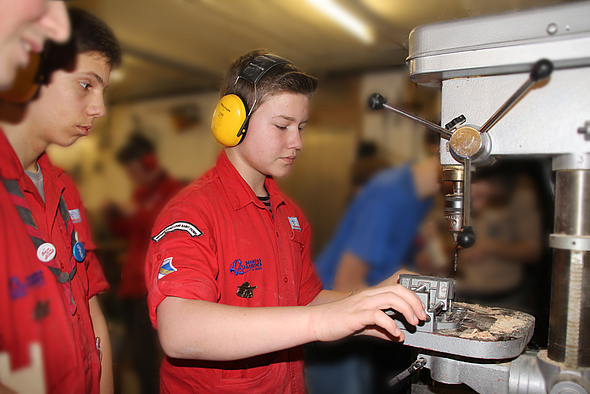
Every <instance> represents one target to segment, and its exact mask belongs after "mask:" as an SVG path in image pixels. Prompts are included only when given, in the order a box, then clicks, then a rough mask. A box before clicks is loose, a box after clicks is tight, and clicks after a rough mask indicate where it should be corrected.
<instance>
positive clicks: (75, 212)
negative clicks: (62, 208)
mask: <svg viewBox="0 0 590 394" xmlns="http://www.w3.org/2000/svg"><path fill="white" fill-rule="evenodd" d="M68 212H70V218H71V219H72V223H80V222H81V221H82V217H81V216H80V210H79V209H77V208H76V209H70V210H69V211H68Z"/></svg>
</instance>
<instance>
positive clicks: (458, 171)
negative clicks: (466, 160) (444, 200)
mask: <svg viewBox="0 0 590 394" xmlns="http://www.w3.org/2000/svg"><path fill="white" fill-rule="evenodd" d="M442 180H443V181H461V182H463V166H462V165H448V166H443V174H442Z"/></svg>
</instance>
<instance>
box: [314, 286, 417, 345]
mask: <svg viewBox="0 0 590 394" xmlns="http://www.w3.org/2000/svg"><path fill="white" fill-rule="evenodd" d="M313 308H315V310H314V312H313V313H312V316H311V323H312V324H311V325H312V329H313V330H314V334H315V336H316V337H317V339H318V340H319V341H335V340H338V339H341V338H344V337H346V336H348V335H352V334H355V335H371V336H375V337H379V338H382V339H389V340H394V341H400V342H401V341H403V340H404V338H405V337H404V334H403V333H402V331H401V330H400V329H399V327H398V326H397V324H395V322H394V321H393V319H391V318H390V317H389V316H387V315H386V314H385V313H384V312H383V311H384V310H386V309H390V308H392V309H394V310H396V311H398V312H400V313H402V314H403V315H404V317H405V318H406V320H407V321H408V323H410V324H414V325H415V324H418V322H419V321H418V319H421V320H425V319H426V313H425V312H424V305H423V304H422V302H421V301H420V299H419V298H418V297H417V296H416V295H415V294H414V293H413V292H412V291H411V290H408V289H406V288H405V287H403V286H401V285H394V286H387V287H380V288H370V289H367V290H365V291H362V292H360V293H357V294H355V295H353V296H351V297H347V298H345V299H342V300H340V301H336V302H332V303H328V304H323V305H319V306H314V307H313Z"/></svg>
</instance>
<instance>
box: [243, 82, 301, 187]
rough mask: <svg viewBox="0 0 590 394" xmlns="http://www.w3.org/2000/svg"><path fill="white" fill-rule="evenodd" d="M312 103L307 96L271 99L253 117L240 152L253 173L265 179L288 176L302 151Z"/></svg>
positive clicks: (283, 95) (283, 96)
mask: <svg viewBox="0 0 590 394" xmlns="http://www.w3.org/2000/svg"><path fill="white" fill-rule="evenodd" d="M308 107H309V99H308V98H307V96H305V95H303V94H294V93H279V94H277V95H274V96H271V97H269V98H268V99H267V100H266V101H265V102H264V103H263V104H262V105H261V106H260V107H258V109H257V110H256V111H255V112H254V113H253V114H252V116H251V117H250V122H249V124H248V131H247V133H246V136H245V137H244V141H242V143H241V144H240V145H238V146H237V147H236V148H235V149H238V151H239V154H240V156H241V157H242V159H243V160H244V161H245V162H246V164H248V166H250V167H251V168H252V169H254V170H256V171H258V172H259V173H261V174H263V175H265V176H268V175H270V176H274V177H281V176H284V175H287V174H288V173H289V171H290V169H291V166H292V164H293V162H294V161H295V158H296V157H297V154H298V153H299V151H300V150H301V148H302V146H303V143H302V141H301V131H302V129H303V128H304V127H305V125H306V124H307V117H308Z"/></svg>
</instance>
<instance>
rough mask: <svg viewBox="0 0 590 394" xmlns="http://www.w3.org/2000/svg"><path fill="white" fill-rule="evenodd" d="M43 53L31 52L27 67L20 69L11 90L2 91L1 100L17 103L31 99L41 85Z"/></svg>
mask: <svg viewBox="0 0 590 394" xmlns="http://www.w3.org/2000/svg"><path fill="white" fill-rule="evenodd" d="M40 66H41V55H40V54H39V53H35V52H33V53H31V54H30V59H29V64H28V65H27V67H25V68H22V69H19V70H18V72H17V74H16V79H15V81H14V84H13V85H12V87H11V88H10V89H9V90H6V91H4V92H0V100H2V101H7V102H10V103H15V104H25V103H27V102H29V101H31V100H32V99H33V98H34V97H35V95H36V94H37V91H38V90H39V86H40V78H39V76H40Z"/></svg>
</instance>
